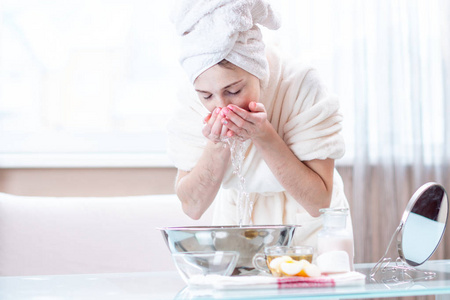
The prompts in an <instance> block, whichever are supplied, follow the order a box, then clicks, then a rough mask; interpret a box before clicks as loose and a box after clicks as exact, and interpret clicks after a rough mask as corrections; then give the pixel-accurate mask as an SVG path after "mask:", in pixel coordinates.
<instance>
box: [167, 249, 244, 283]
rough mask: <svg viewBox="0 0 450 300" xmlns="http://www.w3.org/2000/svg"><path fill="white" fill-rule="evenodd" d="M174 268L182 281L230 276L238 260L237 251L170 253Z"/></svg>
mask: <svg viewBox="0 0 450 300" xmlns="http://www.w3.org/2000/svg"><path fill="white" fill-rule="evenodd" d="M172 258H173V261H174V263H175V266H176V267H177V269H178V272H179V273H180V275H181V277H182V278H183V280H184V281H185V282H186V283H188V284H189V279H190V278H192V277H193V276H195V275H203V276H206V275H212V274H214V275H221V276H230V275H231V274H232V273H233V270H234V268H235V267H236V264H237V262H238V259H239V252H237V251H192V252H178V253H172Z"/></svg>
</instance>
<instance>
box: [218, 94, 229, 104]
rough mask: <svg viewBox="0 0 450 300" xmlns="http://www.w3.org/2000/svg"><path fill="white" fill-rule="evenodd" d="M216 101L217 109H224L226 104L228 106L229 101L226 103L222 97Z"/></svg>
mask: <svg viewBox="0 0 450 300" xmlns="http://www.w3.org/2000/svg"><path fill="white" fill-rule="evenodd" d="M217 100H218V106H219V107H226V106H227V105H228V104H230V101H228V100H227V99H226V98H225V97H223V96H219V97H218V99H217Z"/></svg>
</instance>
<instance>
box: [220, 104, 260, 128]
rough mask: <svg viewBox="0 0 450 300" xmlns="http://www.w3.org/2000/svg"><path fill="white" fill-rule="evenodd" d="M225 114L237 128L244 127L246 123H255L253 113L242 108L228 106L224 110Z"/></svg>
mask: <svg viewBox="0 0 450 300" xmlns="http://www.w3.org/2000/svg"><path fill="white" fill-rule="evenodd" d="M224 110H225V111H224V113H225V115H226V117H227V118H228V119H230V120H231V121H233V122H234V123H235V124H236V125H237V126H239V127H242V126H244V123H245V122H250V123H253V122H254V121H255V120H254V117H252V113H251V112H249V111H247V110H245V109H242V108H240V107H239V106H236V105H228V106H227V107H225V108H224ZM238 119H241V120H242V121H239V120H238Z"/></svg>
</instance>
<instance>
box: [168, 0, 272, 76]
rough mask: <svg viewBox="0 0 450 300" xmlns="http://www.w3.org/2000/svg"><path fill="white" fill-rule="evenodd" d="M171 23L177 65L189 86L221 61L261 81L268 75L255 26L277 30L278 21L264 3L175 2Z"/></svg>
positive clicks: (258, 0) (259, 0) (221, 0)
mask: <svg viewBox="0 0 450 300" xmlns="http://www.w3.org/2000/svg"><path fill="white" fill-rule="evenodd" d="M172 21H173V22H174V23H175V27H176V32H177V34H178V35H180V37H181V38H180V41H181V54H180V63H181V65H182V66H183V68H184V69H185V71H186V73H187V75H188V77H189V79H190V81H191V83H193V82H194V81H195V79H196V78H197V77H198V76H199V75H200V74H201V73H203V72H204V71H206V70H207V69H209V68H210V67H212V66H213V65H215V64H217V63H219V62H220V61H222V60H223V59H226V60H228V61H229V62H231V63H233V64H234V65H236V66H238V67H240V68H241V69H244V70H245V71H247V72H249V73H250V74H252V75H255V76H256V77H258V78H259V79H261V80H263V81H264V79H265V78H266V77H267V74H268V64H267V59H266V57H265V51H264V43H263V42H262V35H261V31H260V29H259V28H258V26H257V24H261V25H263V26H265V27H267V28H269V29H278V28H279V26H280V21H279V17H278V16H277V15H276V14H275V12H274V11H273V10H272V8H271V6H270V4H268V3H267V2H266V1H264V0H191V1H186V0H181V1H176V3H175V7H174V10H173V12H172Z"/></svg>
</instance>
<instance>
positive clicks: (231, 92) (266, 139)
mask: <svg viewBox="0 0 450 300" xmlns="http://www.w3.org/2000/svg"><path fill="white" fill-rule="evenodd" d="M176 7H177V9H176V11H175V13H174V15H173V20H174V23H175V25H176V29H177V33H178V34H179V35H180V36H181V58H180V62H181V65H182V66H183V68H184V69H185V71H186V72H187V75H188V77H189V79H190V81H191V84H192V85H193V87H194V89H193V90H194V91H195V95H193V96H192V93H191V92H190V91H185V92H183V93H182V94H181V95H180V101H181V105H182V108H181V109H180V110H178V111H177V112H176V113H175V117H174V118H173V119H171V121H170V122H169V125H168V128H169V148H168V152H169V155H170V156H171V158H172V160H173V161H174V163H175V165H176V166H177V168H178V175H177V180H176V186H175V188H176V193H177V195H178V197H179V198H180V200H181V202H182V207H183V210H184V212H185V213H186V214H187V215H189V216H190V217H191V218H193V219H198V218H200V217H201V215H202V214H203V213H204V212H205V211H206V209H207V208H208V207H209V206H210V205H211V204H212V203H213V202H215V211H214V217H213V218H214V223H215V224H220V225H236V224H239V222H240V219H239V216H238V215H239V212H238V209H237V206H238V205H239V203H238V201H240V199H239V192H240V191H239V184H240V182H239V178H238V176H236V174H233V166H232V164H231V162H230V156H231V153H230V147H227V144H226V143H225V142H224V138H225V139H226V138H227V137H228V138H236V139H239V140H240V141H243V146H244V150H245V151H244V153H245V156H244V159H243V162H242V166H241V174H242V175H243V176H244V177H245V189H246V192H248V193H249V200H250V202H251V203H252V207H250V209H251V211H250V214H249V216H248V218H247V220H246V221H245V223H252V224H255V225H256V224H300V225H302V227H300V228H298V229H297V230H296V234H295V241H294V244H309V245H312V246H315V245H316V234H317V232H318V231H319V230H320V229H321V221H320V219H319V218H317V217H318V216H319V215H320V213H319V210H320V209H321V208H327V207H348V203H347V200H346V197H345V195H344V191H343V184H342V180H341V178H340V176H339V174H338V173H337V171H336V170H335V168H334V160H335V159H337V158H340V157H342V155H343V154H344V143H343V140H342V137H341V136H340V134H339V132H340V130H341V120H342V116H341V114H340V113H339V111H338V109H339V104H338V102H337V100H336V99H335V98H334V97H331V96H330V95H329V94H328V93H327V91H326V89H325V87H324V86H323V84H322V83H321V82H320V80H319V79H318V77H317V74H316V72H315V71H314V70H313V69H311V68H308V67H306V66H303V65H301V64H299V63H294V62H288V61H284V60H283V59H282V58H281V57H280V55H279V54H278V53H277V52H276V51H273V50H271V49H266V47H265V45H264V43H263V41H262V35H261V31H260V29H259V27H258V25H257V24H260V25H263V26H266V27H267V28H269V29H277V28H278V27H279V19H278V17H277V15H276V14H275V13H274V11H273V10H272V8H271V6H270V5H269V4H268V3H267V2H266V1H257V0H254V1H243V0H238V1H224V0H222V1H189V2H188V3H186V1H185V2H181V3H178V4H177V6H176ZM191 91H192V88H191ZM348 224H349V230H351V223H350V222H348Z"/></svg>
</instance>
